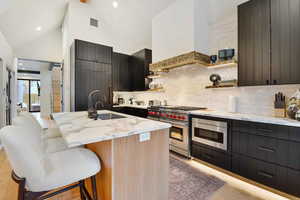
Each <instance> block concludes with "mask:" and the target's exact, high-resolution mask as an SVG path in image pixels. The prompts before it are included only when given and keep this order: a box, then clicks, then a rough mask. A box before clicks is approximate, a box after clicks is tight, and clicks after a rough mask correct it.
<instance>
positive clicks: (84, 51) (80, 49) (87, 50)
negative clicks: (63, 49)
mask: <svg viewBox="0 0 300 200" xmlns="http://www.w3.org/2000/svg"><path fill="white" fill-rule="evenodd" d="M75 45H76V47H75V48H76V58H77V59H79V60H86V61H91V62H97V63H108V64H110V63H111V62H112V52H113V51H112V47H108V46H104V45H100V44H95V43H91V42H87V41H82V40H76V42H75Z"/></svg>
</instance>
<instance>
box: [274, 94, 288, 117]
mask: <svg viewBox="0 0 300 200" xmlns="http://www.w3.org/2000/svg"><path fill="white" fill-rule="evenodd" d="M274 109H275V110H274V111H275V112H274V113H275V117H282V118H284V117H286V110H285V109H286V104H285V96H284V95H283V94H282V93H281V92H278V93H276V94H275V101H274Z"/></svg>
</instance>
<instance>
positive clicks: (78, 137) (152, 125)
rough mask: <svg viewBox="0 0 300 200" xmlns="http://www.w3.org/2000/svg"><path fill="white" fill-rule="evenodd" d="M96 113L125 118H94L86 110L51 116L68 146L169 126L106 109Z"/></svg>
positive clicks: (168, 125)
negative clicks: (112, 114)
mask: <svg viewBox="0 0 300 200" xmlns="http://www.w3.org/2000/svg"><path fill="white" fill-rule="evenodd" d="M98 113H99V114H105V113H114V114H117V115H122V116H125V117H126V118H121V119H111V120H100V119H99V120H94V119H89V118H88V113H87V112H69V113H57V114H53V115H52V116H53V119H54V120H55V122H56V124H57V126H58V127H59V129H60V131H61V133H62V136H63V138H64V139H65V141H66V144H67V145H68V147H76V146H80V145H85V144H90V143H95V142H101V141H105V140H111V139H115V138H121V137H128V136H131V135H137V134H142V133H147V132H151V131H157V130H161V129H167V128H170V127H171V125H170V124H168V123H163V122H158V121H153V120H149V119H144V118H139V117H135V116H130V115H125V114H121V113H116V112H112V111H107V110H102V111H98Z"/></svg>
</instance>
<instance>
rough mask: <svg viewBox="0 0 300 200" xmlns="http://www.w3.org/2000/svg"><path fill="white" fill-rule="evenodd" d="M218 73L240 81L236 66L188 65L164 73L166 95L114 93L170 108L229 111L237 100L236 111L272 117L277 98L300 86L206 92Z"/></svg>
mask: <svg viewBox="0 0 300 200" xmlns="http://www.w3.org/2000/svg"><path fill="white" fill-rule="evenodd" d="M213 73H217V74H219V75H220V76H221V77H222V80H232V79H237V67H226V68H214V69H208V68H205V67H201V66H185V67H182V68H177V69H174V70H172V71H171V72H169V73H166V74H164V75H163V76H162V77H161V78H160V79H158V80H156V81H161V82H162V83H163V85H164V88H165V92H164V93H161V92H160V93H155V92H115V95H119V96H122V97H124V98H125V99H129V98H130V97H134V98H135V99H137V100H143V101H145V102H148V101H149V100H161V101H163V100H167V101H168V104H170V105H185V106H201V107H203V106H204V107H207V108H209V109H213V110H219V111H228V100H229V96H236V97H237V99H238V105H237V112H239V113H245V114H257V115H265V116H272V115H273V101H274V95H275V93H277V92H279V91H280V92H282V93H283V94H284V95H286V96H287V97H290V96H291V95H292V94H293V93H295V92H296V90H297V89H299V88H300V85H279V86H255V87H233V88H217V89H205V86H207V85H211V84H212V83H211V82H210V81H209V76H210V75H211V74H213Z"/></svg>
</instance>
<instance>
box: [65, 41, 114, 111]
mask: <svg viewBox="0 0 300 200" xmlns="http://www.w3.org/2000/svg"><path fill="white" fill-rule="evenodd" d="M70 70H71V110H72V111H84V110H87V109H88V95H89V93H90V92H92V91H93V90H100V91H101V95H98V96H97V98H98V99H97V100H100V98H101V100H102V101H103V106H104V107H105V108H110V107H111V106H112V91H113V90H112V89H113V88H112V47H108V46H104V45H100V44H94V43H90V42H86V41H81V40H75V42H74V44H73V45H72V47H71V68H70Z"/></svg>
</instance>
